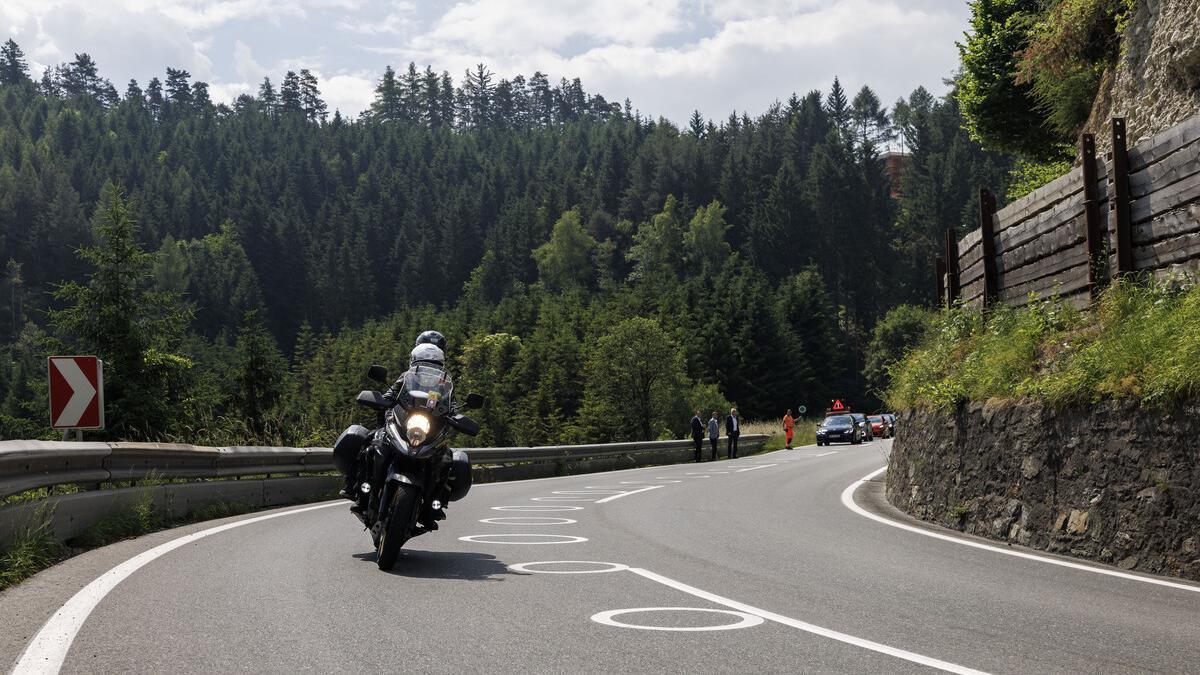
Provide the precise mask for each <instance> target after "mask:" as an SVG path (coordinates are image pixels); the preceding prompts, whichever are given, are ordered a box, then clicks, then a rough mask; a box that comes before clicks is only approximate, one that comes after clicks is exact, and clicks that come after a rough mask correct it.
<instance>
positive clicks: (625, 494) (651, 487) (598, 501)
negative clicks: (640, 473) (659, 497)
mask: <svg viewBox="0 0 1200 675" xmlns="http://www.w3.org/2000/svg"><path fill="white" fill-rule="evenodd" d="M660 487H666V486H665V485H651V486H650V487H644V488H642V489H640V490H630V491H629V492H622V493H621V494H619V495H613V496H611V497H605V498H604V499H597V500H596V503H597V504H607V503H608V502H611V501H612V500H614V499H620V498H621V497H628V496H629V495H636V494H637V493H639V492H647V491H649V490H657V489H658V488H660Z"/></svg>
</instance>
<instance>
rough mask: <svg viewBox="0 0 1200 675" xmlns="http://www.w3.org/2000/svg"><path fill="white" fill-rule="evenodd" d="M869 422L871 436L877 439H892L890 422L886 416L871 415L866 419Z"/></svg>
mask: <svg viewBox="0 0 1200 675" xmlns="http://www.w3.org/2000/svg"><path fill="white" fill-rule="evenodd" d="M867 419H868V420H870V422H871V434H872V435H873V436H875V437H877V438H891V437H892V421H891V420H890V419H888V416H887V415H871V416H869V417H867Z"/></svg>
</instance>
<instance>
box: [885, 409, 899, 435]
mask: <svg viewBox="0 0 1200 675" xmlns="http://www.w3.org/2000/svg"><path fill="white" fill-rule="evenodd" d="M883 416H884V417H886V418H887V421H888V424H889V425H890V426H891V430H892V437H895V436H896V416H895V415H893V414H892V413H883Z"/></svg>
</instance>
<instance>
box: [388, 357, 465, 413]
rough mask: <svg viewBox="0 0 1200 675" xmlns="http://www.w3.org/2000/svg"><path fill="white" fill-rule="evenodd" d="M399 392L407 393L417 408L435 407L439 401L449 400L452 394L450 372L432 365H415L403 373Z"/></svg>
mask: <svg viewBox="0 0 1200 675" xmlns="http://www.w3.org/2000/svg"><path fill="white" fill-rule="evenodd" d="M401 392H402V393H404V394H408V395H409V396H410V397H411V399H412V401H413V403H414V404H415V405H416V407H418V408H429V409H430V410H432V409H434V408H436V407H437V406H438V403H439V402H443V401H445V402H449V401H450V399H451V397H452V396H453V395H454V382H453V381H452V380H451V379H450V373H447V372H446V371H444V370H442V369H440V368H434V367H432V366H416V367H414V368H411V369H410V370H409V371H408V372H407V373H405V374H404V384H403V385H402V386H401Z"/></svg>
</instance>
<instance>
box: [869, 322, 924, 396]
mask: <svg viewBox="0 0 1200 675" xmlns="http://www.w3.org/2000/svg"><path fill="white" fill-rule="evenodd" d="M933 316H934V314H933V312H931V311H930V310H928V309H926V308H924V307H916V306H913V305H900V306H899V307H895V308H893V309H892V310H891V311H890V312H888V313H887V315H886V316H884V317H883V318H882V319H880V320H879V323H877V324H875V329H874V330H873V331H872V332H871V342H870V343H869V344H868V345H867V366H866V369H865V370H864V372H863V376H864V377H865V378H866V381H867V386H868V387H870V388H871V389H872V390H874V391H877V392H883V391H886V390H887V388H888V386H889V385H890V384H891V374H890V368H891V366H892V365H893V364H895V363H898V362H899V361H900V360H901V359H903V358H904V355H905V354H906V353H907V352H908V350H910V349H912V348H913V347H915V346H917V344H919V343H920V342H921V339H922V338H923V337H924V336H925V333H926V331H927V330H928V328H929V326H930V324H931V323H932V321H933Z"/></svg>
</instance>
